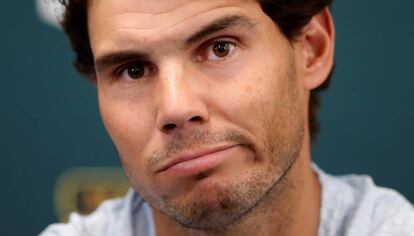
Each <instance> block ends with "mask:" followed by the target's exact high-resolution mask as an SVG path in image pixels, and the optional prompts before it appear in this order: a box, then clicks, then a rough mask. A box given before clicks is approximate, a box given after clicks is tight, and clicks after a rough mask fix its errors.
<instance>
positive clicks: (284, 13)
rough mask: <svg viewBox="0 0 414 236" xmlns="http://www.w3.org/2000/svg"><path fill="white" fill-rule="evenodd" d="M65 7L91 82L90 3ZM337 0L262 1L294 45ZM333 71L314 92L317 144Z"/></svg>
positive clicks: (68, 2)
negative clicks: (321, 99)
mask: <svg viewBox="0 0 414 236" xmlns="http://www.w3.org/2000/svg"><path fill="white" fill-rule="evenodd" d="M59 1H60V3H62V4H63V5H64V6H65V9H66V11H65V13H64V15H63V18H62V21H61V24H62V27H63V29H64V30H65V32H66V34H67V35H68V37H69V40H70V42H71V44H72V48H73V50H74V51H75V60H74V65H75V67H76V69H77V70H78V71H79V72H80V73H81V74H83V75H86V76H87V77H88V78H89V79H91V80H95V67H94V60H93V55H92V50H91V47H90V44H89V35H88V27H87V0H59ZM332 2H333V0H259V3H260V5H261V7H262V10H263V12H265V13H266V14H267V15H268V16H269V17H270V18H271V19H272V20H273V21H274V22H275V24H276V25H277V26H278V27H279V28H280V30H281V31H282V33H283V34H284V36H285V37H286V38H287V39H288V40H289V41H291V42H293V41H294V40H295V39H296V37H297V36H299V35H300V33H301V30H302V29H303V27H305V26H306V25H307V24H308V23H309V22H310V20H311V19H312V17H313V16H314V15H316V14H318V13H319V12H320V11H322V10H323V9H324V8H325V7H329V6H330V5H331V4H332ZM332 72H333V70H332V71H331V73H330V74H329V76H328V78H327V80H325V82H324V83H323V84H322V85H321V86H319V87H318V88H316V89H314V90H312V92H311V96H310V102H309V130H310V134H311V140H312V141H315V138H316V135H317V134H318V132H319V123H318V120H317V113H318V111H319V94H320V92H321V91H323V90H325V89H326V88H327V87H328V84H329V81H330V78H331V76H332Z"/></svg>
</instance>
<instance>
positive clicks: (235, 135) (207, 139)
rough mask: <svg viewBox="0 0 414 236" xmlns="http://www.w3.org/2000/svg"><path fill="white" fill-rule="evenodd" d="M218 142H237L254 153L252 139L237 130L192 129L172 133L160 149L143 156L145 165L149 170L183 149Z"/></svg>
mask: <svg viewBox="0 0 414 236" xmlns="http://www.w3.org/2000/svg"><path fill="white" fill-rule="evenodd" d="M218 144H237V145H240V146H243V147H245V148H247V149H249V150H251V151H253V153H256V149H255V146H254V143H253V141H252V140H251V139H250V138H249V137H248V136H247V135H244V134H243V133H242V132H240V131H238V130H235V129H226V130H224V131H215V132H213V131H211V130H201V129H193V130H191V131H190V132H185V133H184V132H177V133H176V134H174V136H173V137H172V138H171V139H170V141H169V142H168V143H167V144H166V145H165V147H164V148H163V149H162V150H157V151H154V152H153V153H151V154H150V156H149V157H148V158H145V160H146V161H145V162H146V163H145V165H146V166H147V168H149V169H150V170H154V169H156V168H157V167H158V166H159V165H161V164H162V163H164V162H166V160H168V159H170V158H171V157H172V156H174V155H175V154H177V153H179V152H181V151H183V150H186V149H192V148H196V147H208V146H214V145H218Z"/></svg>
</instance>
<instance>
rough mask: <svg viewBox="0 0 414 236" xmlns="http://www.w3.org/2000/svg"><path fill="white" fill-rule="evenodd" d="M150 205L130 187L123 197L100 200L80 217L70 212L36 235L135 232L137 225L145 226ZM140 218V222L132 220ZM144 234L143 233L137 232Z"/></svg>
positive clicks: (128, 233) (122, 233) (75, 235)
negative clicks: (61, 222) (90, 210)
mask: <svg viewBox="0 0 414 236" xmlns="http://www.w3.org/2000/svg"><path fill="white" fill-rule="evenodd" d="M150 214H151V212H150V208H149V206H148V205H146V204H145V203H144V201H142V199H141V198H140V197H139V196H138V195H137V194H136V192H135V191H134V190H130V191H128V193H127V195H126V196H125V197H124V198H119V199H112V200H106V201H104V202H103V203H102V204H101V205H100V206H99V207H98V208H97V209H96V210H95V211H94V212H93V213H92V214H90V215H87V216H82V215H80V214H78V213H72V214H71V215H70V216H69V222H68V223H66V224H52V225H50V226H48V227H47V228H46V229H45V230H44V231H43V232H42V233H41V234H40V236H52V235H53V236H55V235H56V236H57V235H59V236H66V235H67V236H77V235H90V236H94V235H99V236H101V235H102V236H103V235H125V236H129V235H131V236H132V235H135V233H134V232H136V231H137V230H138V231H143V230H147V229H145V228H144V229H136V228H135V227H136V226H137V225H138V226H139V225H140V224H143V225H142V227H144V226H147V227H148V226H149V225H150V222H148V221H149V220H150V219H151V217H150ZM136 217H140V220H141V223H140V222H137V223H134V222H136ZM139 235H147V234H139Z"/></svg>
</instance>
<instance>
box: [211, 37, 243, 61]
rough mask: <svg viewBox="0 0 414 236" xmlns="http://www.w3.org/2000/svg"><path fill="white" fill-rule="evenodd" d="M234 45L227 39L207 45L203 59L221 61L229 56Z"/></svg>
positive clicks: (234, 47)
mask: <svg viewBox="0 0 414 236" xmlns="http://www.w3.org/2000/svg"><path fill="white" fill-rule="evenodd" d="M234 49H236V45H235V44H234V43H232V42H228V41H219V42H214V43H212V44H211V45H209V46H208V47H207V52H206V55H205V59H206V60H209V61H221V60H225V59H226V58H227V57H229V56H231V55H232V53H233V51H234Z"/></svg>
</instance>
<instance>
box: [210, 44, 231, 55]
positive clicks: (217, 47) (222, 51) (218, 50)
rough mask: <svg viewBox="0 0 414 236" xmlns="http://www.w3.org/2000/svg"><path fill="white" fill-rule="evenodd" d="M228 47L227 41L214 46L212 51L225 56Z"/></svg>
mask: <svg viewBox="0 0 414 236" xmlns="http://www.w3.org/2000/svg"><path fill="white" fill-rule="evenodd" d="M229 48H230V45H229V44H228V43H220V44H217V45H215V46H214V52H215V54H216V56H218V57H225V56H227V54H228V53H229Z"/></svg>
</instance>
